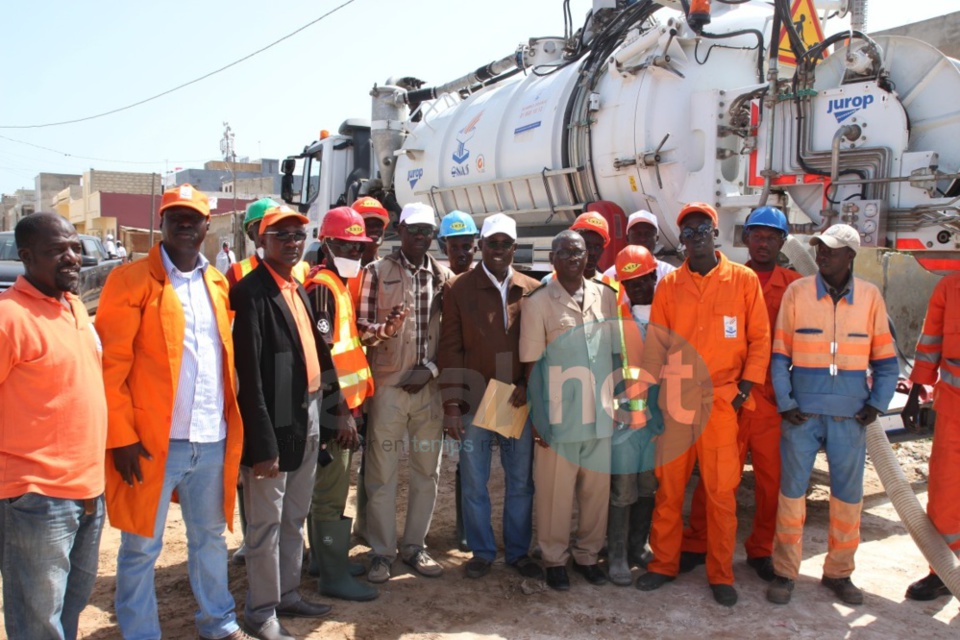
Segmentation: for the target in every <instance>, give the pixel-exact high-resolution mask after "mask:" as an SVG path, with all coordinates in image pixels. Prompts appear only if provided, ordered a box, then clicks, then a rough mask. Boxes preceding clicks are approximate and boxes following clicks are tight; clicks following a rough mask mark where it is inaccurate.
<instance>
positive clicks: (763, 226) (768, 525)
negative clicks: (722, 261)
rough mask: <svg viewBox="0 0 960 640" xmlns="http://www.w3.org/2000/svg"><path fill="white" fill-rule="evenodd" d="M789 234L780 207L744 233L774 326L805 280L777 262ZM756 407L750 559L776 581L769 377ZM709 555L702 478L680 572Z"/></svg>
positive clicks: (775, 420)
mask: <svg viewBox="0 0 960 640" xmlns="http://www.w3.org/2000/svg"><path fill="white" fill-rule="evenodd" d="M789 233H790V227H789V226H788V225H787V218H786V216H785V215H783V212H782V211H780V210H779V209H777V208H776V207H769V206H768V207H760V208H758V209H756V210H754V211H753V212H752V213H751V214H750V215H749V216H748V217H747V220H746V222H744V224H743V236H744V238H743V239H744V241H745V243H746V245H747V250H748V251H749V252H750V260H749V262H747V266H748V267H750V268H751V269H753V271H754V272H755V273H756V274H757V277H758V278H759V279H760V285H761V286H762V287H763V302H764V304H765V305H766V307H767V316H768V317H769V319H770V326H771V327H773V326H774V325H775V324H776V322H777V312H779V311H780V301H781V300H783V293H784V292H785V291H786V290H787V286H788V285H789V284H790V283H791V282H793V281H794V280H799V279H800V277H801V276H800V274H799V273H797V272H796V271H791V270H790V269H785V268H784V267H781V266H778V265H777V256H779V255H780V249H782V248H783V243H784V241H785V240H786V239H787V235H788V234H789ZM751 395H752V396H753V399H754V400H755V401H756V403H757V407H756V409H753V410H751V409H746V408H743V409H740V415H739V416H738V418H737V422H738V424H739V427H740V428H739V430H738V432H737V443H738V444H739V446H740V473H741V474H742V473H743V465H744V464H745V463H746V460H747V454H748V453H749V454H750V460H751V463H752V465H753V477H754V483H755V484H754V495H755V500H756V503H757V508H756V511H755V512H754V514H753V531H752V532H751V533H750V537H749V538H747V541H746V543H745V544H744V546H745V547H746V549H747V564H748V565H750V566H751V567H752V568H753V570H754V571H756V572H757V575H758V576H760V578H761V579H762V580H765V581H767V582H770V581H771V580H773V557H772V556H773V534H774V533H775V532H776V529H777V500H778V496H779V494H780V414H779V413H778V412H777V396H776V394H774V392H773V384H772V383H771V382H770V380H769V379H767V380H766V381H765V382H764V383H763V384H762V385H759V386H757V387H756V388H755V389H754V390H753V393H752V394H751ZM706 560H707V514H706V494H705V493H704V490H703V483H702V482H698V483H697V489H696V491H695V492H694V494H693V502H692V503H691V505H690V528H689V529H687V530H686V531H684V532H683V552H682V553H681V554H680V572H681V573H683V572H685V571H690V570H691V569H693V568H694V567H695V566H697V565H700V564H703V563H704V562H706Z"/></svg>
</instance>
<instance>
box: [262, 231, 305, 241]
mask: <svg viewBox="0 0 960 640" xmlns="http://www.w3.org/2000/svg"><path fill="white" fill-rule="evenodd" d="M260 235H264V236H274V237H276V239H277V240H279V241H280V242H290V241H291V240H293V241H294V242H303V241H304V240H306V239H307V232H306V231H264V232H263V233H262V234H260Z"/></svg>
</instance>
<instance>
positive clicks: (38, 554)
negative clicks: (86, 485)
mask: <svg viewBox="0 0 960 640" xmlns="http://www.w3.org/2000/svg"><path fill="white" fill-rule="evenodd" d="M103 509H104V507H103V496H101V497H99V498H97V499H96V500H94V502H93V513H90V514H87V513H85V512H84V501H83V500H64V499H61V498H50V497H47V496H43V495H40V494H38V493H26V494H24V495H22V496H20V497H19V498H10V499H9V500H0V574H2V575H3V611H4V616H5V620H4V622H5V626H6V629H7V637H8V638H10V640H19V639H23V640H74V639H75V638H76V637H77V622H78V620H79V619H80V612H81V611H83V608H84V607H86V606H87V600H89V599H90V593H91V592H92V591H93V583H94V581H95V580H96V578H97V564H98V562H99V559H100V556H99V554H100V533H101V532H102V531H103Z"/></svg>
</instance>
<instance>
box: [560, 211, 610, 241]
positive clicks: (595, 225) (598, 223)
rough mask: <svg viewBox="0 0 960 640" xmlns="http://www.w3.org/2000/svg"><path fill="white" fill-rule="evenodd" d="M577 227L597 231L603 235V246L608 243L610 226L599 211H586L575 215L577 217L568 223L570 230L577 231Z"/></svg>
mask: <svg viewBox="0 0 960 640" xmlns="http://www.w3.org/2000/svg"><path fill="white" fill-rule="evenodd" d="M578 229H583V230H584V231H594V232H596V233H599V234H600V235H601V236H603V246H607V245H608V244H610V227H609V226H607V221H606V219H604V217H603V216H601V215H600V214H599V213H595V212H593V211H587V212H586V213H581V214H580V215H579V216H577V219H576V220H574V221H573V224H572V225H570V230H571V231H577V230H578Z"/></svg>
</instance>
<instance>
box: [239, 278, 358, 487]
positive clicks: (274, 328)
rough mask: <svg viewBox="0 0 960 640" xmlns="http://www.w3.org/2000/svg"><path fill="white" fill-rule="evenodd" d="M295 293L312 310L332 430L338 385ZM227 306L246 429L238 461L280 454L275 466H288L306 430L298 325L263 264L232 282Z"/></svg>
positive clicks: (325, 419) (323, 412) (324, 410)
mask: <svg viewBox="0 0 960 640" xmlns="http://www.w3.org/2000/svg"><path fill="white" fill-rule="evenodd" d="M297 293H298V294H299V295H300V299H301V300H302V301H303V306H304V308H305V309H306V310H307V313H308V314H309V315H310V325H311V327H312V329H313V338H314V341H315V342H316V344H317V354H318V355H319V357H320V371H321V376H322V377H321V379H322V392H323V402H322V403H321V405H320V422H321V426H322V427H326V429H323V430H324V431H326V432H328V431H329V430H330V429H335V428H336V420H337V416H338V414H339V411H340V405H341V402H340V401H341V400H342V396H341V394H340V386H339V384H338V383H337V374H336V369H335V368H334V366H333V359H332V357H331V355H330V349H329V347H327V345H326V343H325V342H324V341H323V338H322V337H321V336H320V334H319V332H318V331H317V328H316V320H315V318H314V315H313V311H312V309H311V305H310V302H309V301H308V300H307V297H306V294H305V293H304V291H303V287H302V286H300V287H298V289H297ZM230 306H231V308H232V309H233V310H234V312H235V313H236V317H235V318H234V322H233V343H234V352H235V356H234V360H235V362H236V366H237V380H238V383H239V387H240V388H239V390H238V393H237V400H238V403H239V405H240V415H241V416H242V417H243V431H244V438H243V457H242V458H241V464H244V465H247V466H253V465H254V464H256V463H258V462H263V461H264V460H270V459H272V458H276V457H279V458H280V471H293V470H295V469H297V468H299V467H300V463H301V462H302V460H303V451H304V448H305V444H306V438H307V428H308V420H307V399H308V391H307V365H306V361H305V360H304V355H303V347H302V346H301V343H300V334H299V332H298V331H297V324H296V322H295V321H294V319H293V314H291V313H290V309H289V307H288V306H287V303H286V302H285V301H284V299H283V294H282V293H281V292H280V287H278V286H277V283H276V281H275V280H274V279H273V275H271V273H270V272H269V271H268V270H267V267H266V265H265V264H264V263H260V265H259V266H258V267H257V268H256V269H254V270H253V271H252V272H251V273H250V274H249V275H248V276H247V277H245V278H243V279H242V280H240V282H238V283H237V284H236V285H234V286H233V288H232V289H231V290H230ZM344 406H345V405H344Z"/></svg>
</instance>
